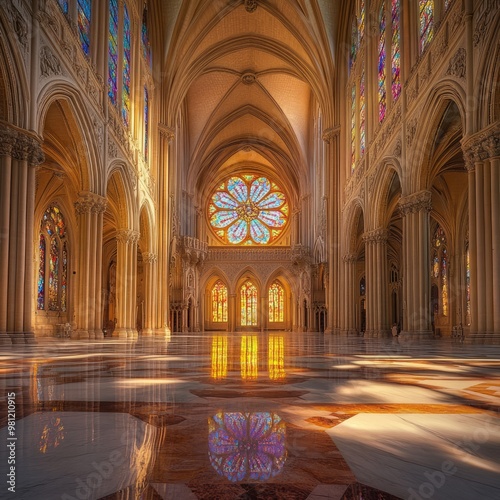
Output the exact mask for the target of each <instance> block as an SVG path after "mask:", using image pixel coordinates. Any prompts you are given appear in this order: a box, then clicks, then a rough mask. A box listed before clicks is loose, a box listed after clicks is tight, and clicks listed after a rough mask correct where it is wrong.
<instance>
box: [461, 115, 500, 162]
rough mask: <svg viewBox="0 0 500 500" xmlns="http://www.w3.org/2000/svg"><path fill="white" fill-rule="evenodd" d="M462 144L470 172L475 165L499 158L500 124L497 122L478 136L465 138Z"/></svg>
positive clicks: (478, 133) (477, 134)
mask: <svg viewBox="0 0 500 500" xmlns="http://www.w3.org/2000/svg"><path fill="white" fill-rule="evenodd" d="M461 144H462V151H463V154H464V159H465V162H466V167H467V169H468V170H474V164H475V163H478V162H481V161H484V160H487V159H489V158H499V157H500V122H495V123H494V124H492V125H490V126H489V127H486V128H485V129H483V130H481V131H480V132H477V133H476V134H473V135H470V136H467V137H464V138H463V139H462V141H461Z"/></svg>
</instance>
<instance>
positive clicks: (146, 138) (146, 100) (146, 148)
mask: <svg viewBox="0 0 500 500" xmlns="http://www.w3.org/2000/svg"><path fill="white" fill-rule="evenodd" d="M144 159H145V160H146V161H148V159H149V93H148V88H147V87H144Z"/></svg>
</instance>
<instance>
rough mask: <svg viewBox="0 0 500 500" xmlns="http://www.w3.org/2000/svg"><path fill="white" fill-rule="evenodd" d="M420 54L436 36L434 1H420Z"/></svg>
mask: <svg viewBox="0 0 500 500" xmlns="http://www.w3.org/2000/svg"><path fill="white" fill-rule="evenodd" d="M419 9H420V10H419V12H420V53H422V52H423V51H424V50H425V48H426V47H427V45H428V44H429V43H430V41H431V40H432V37H433V35H434V0H420V1H419Z"/></svg>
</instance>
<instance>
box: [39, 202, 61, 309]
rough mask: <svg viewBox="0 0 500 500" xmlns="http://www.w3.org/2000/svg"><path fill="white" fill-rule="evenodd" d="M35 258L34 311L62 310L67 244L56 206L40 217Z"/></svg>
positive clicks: (59, 212)
mask: <svg viewBox="0 0 500 500" xmlns="http://www.w3.org/2000/svg"><path fill="white" fill-rule="evenodd" d="M38 257H39V258H38V281H37V309H38V310H41V311H43V310H45V311H66V308H67V295H68V243H67V240H66V223H65V221H64V216H63V214H62V213H61V211H60V210H59V208H58V207H57V206H56V205H51V206H50V207H48V208H47V210H46V211H45V213H44V214H43V216H42V220H41V223H40V234H39V243H38Z"/></svg>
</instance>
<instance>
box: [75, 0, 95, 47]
mask: <svg viewBox="0 0 500 500" xmlns="http://www.w3.org/2000/svg"><path fill="white" fill-rule="evenodd" d="M91 13H92V0H78V35H79V37H80V45H81V47H82V50H83V52H84V53H85V55H86V56H88V55H89V54H90V16H91Z"/></svg>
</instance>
